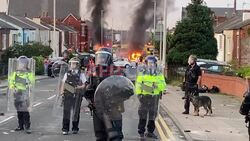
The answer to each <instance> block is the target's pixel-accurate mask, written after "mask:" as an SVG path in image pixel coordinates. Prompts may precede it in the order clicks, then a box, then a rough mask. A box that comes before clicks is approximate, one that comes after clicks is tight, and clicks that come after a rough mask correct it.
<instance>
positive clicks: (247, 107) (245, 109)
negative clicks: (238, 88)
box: [240, 91, 250, 141]
mask: <svg viewBox="0 0 250 141" xmlns="http://www.w3.org/2000/svg"><path fill="white" fill-rule="evenodd" d="M244 97H245V98H244V100H243V102H242V104H241V106H240V114H242V115H244V116H245V122H246V124H247V128H248V135H249V141H250V127H249V125H250V123H249V121H250V114H249V111H250V91H248V92H246V93H245V94H244Z"/></svg>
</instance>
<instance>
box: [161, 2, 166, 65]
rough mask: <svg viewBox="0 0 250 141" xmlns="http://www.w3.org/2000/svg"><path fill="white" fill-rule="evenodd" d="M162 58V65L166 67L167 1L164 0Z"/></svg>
mask: <svg viewBox="0 0 250 141" xmlns="http://www.w3.org/2000/svg"><path fill="white" fill-rule="evenodd" d="M163 15H164V16H163V52H162V54H163V57H162V65H163V67H166V51H167V40H166V39H167V28H166V27H167V0H164V13H163Z"/></svg>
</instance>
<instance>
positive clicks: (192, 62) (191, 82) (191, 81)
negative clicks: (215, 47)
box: [183, 55, 201, 115]
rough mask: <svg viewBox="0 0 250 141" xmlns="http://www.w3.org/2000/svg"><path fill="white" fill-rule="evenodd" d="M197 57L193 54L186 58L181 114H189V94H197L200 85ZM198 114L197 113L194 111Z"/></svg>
mask: <svg viewBox="0 0 250 141" xmlns="http://www.w3.org/2000/svg"><path fill="white" fill-rule="evenodd" d="M196 61H197V57H196V56H194V55H190V56H189V58H188V67H187V70H186V72H185V81H184V83H185V97H184V98H183V99H185V102H184V108H185V111H184V112H183V114H189V108H190V96H191V94H193V95H195V96H198V95H199V92H198V87H199V86H200V79H201V69H200V67H199V66H198V65H197V63H196ZM195 115H198V113H195Z"/></svg>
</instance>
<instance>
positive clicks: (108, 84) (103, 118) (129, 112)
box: [93, 76, 158, 140]
mask: <svg viewBox="0 0 250 141" xmlns="http://www.w3.org/2000/svg"><path fill="white" fill-rule="evenodd" d="M134 88H135V87H134V85H133V83H132V82H131V81H130V80H129V79H128V78H126V77H124V76H110V77H108V78H106V79H105V80H103V81H102V82H101V83H100V84H99V86H98V87H97V89H96V92H95V99H94V106H95V111H94V116H93V118H94V128H95V132H96V137H98V138H99V139H100V138H102V136H103V137H105V136H108V138H109V139H118V140H119V139H122V138H123V139H124V140H140V135H139V134H138V125H139V123H140V126H139V127H140V129H141V130H143V127H144V129H146V128H147V124H146V122H147V121H150V122H148V123H149V125H150V124H152V120H147V121H146V122H144V123H142V120H145V119H146V118H144V117H146V116H148V115H150V114H151V115H152V113H151V112H153V110H155V111H154V113H153V114H154V116H155V118H156V115H157V114H158V109H153V108H151V109H152V110H147V111H144V113H141V114H140V115H138V113H139V112H140V110H141V109H140V108H141V103H140V101H139V99H138V98H137V95H135V89H134ZM148 99H149V98H148ZM149 100H151V99H149ZM154 100H158V99H157V98H152V100H151V101H154ZM147 102H149V101H145V103H147ZM156 102H157V101H156ZM147 104H148V103H147ZM150 106H151V105H150ZM155 106H156V104H155ZM157 106H158V105H157ZM157 108H158V107H157ZM152 118H153V117H152ZM151 126H153V125H151ZM152 128H154V127H152ZM101 129H105V131H106V132H107V133H106V135H105V133H103V134H104V135H100V133H101V132H100V131H103V130H101ZM152 130H153V129H152ZM145 133H146V132H145ZM156 134H157V132H156ZM102 139H103V138H102Z"/></svg>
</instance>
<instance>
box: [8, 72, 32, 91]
mask: <svg viewBox="0 0 250 141" xmlns="http://www.w3.org/2000/svg"><path fill="white" fill-rule="evenodd" d="M8 81H9V88H10V89H17V90H27V88H28V86H30V85H32V84H34V82H35V75H34V73H30V72H13V73H12V74H11V75H10V77H9V78H8Z"/></svg>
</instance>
